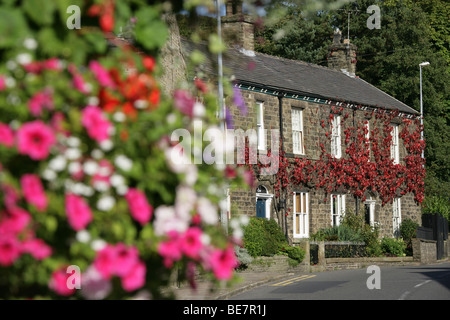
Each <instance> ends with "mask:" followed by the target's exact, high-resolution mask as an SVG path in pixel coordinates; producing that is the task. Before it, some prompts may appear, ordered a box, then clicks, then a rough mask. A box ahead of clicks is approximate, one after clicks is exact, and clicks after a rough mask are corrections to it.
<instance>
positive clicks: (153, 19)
mask: <svg viewBox="0 0 450 320" xmlns="http://www.w3.org/2000/svg"><path fill="white" fill-rule="evenodd" d="M136 18H137V23H136V27H135V32H136V41H137V42H139V43H140V44H142V46H144V47H145V48H146V49H148V50H155V49H158V48H161V47H162V46H163V45H164V43H165V42H166V39H167V36H168V31H167V26H166V24H165V23H164V22H162V21H161V20H159V13H158V11H157V10H155V9H153V8H144V9H141V10H139V11H138V12H137V13H136Z"/></svg>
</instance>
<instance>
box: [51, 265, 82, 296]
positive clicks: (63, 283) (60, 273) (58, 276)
mask: <svg viewBox="0 0 450 320" xmlns="http://www.w3.org/2000/svg"><path fill="white" fill-rule="evenodd" d="M69 276H70V275H69V274H67V273H66V269H64V268H63V269H60V270H57V271H54V272H53V273H52V275H51V278H50V281H49V284H48V287H49V288H50V289H51V290H53V291H54V292H56V293H57V294H59V295H60V296H70V295H72V294H74V293H75V291H76V289H69V288H68V286H67V279H68V278H69Z"/></svg>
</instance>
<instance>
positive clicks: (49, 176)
mask: <svg viewBox="0 0 450 320" xmlns="http://www.w3.org/2000/svg"><path fill="white" fill-rule="evenodd" d="M41 175H42V178H44V179H45V180H48V181H53V180H55V179H56V177H57V176H58V175H57V174H56V172H55V171H53V170H50V169H45V170H44V171H43V172H42V174H41Z"/></svg>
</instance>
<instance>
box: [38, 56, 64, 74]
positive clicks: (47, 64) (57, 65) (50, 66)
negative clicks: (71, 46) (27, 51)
mask: <svg viewBox="0 0 450 320" xmlns="http://www.w3.org/2000/svg"><path fill="white" fill-rule="evenodd" d="M42 68H44V69H47V70H55V71H61V70H62V67H61V62H60V61H59V59H58V58H50V59H47V60H45V61H43V62H42Z"/></svg>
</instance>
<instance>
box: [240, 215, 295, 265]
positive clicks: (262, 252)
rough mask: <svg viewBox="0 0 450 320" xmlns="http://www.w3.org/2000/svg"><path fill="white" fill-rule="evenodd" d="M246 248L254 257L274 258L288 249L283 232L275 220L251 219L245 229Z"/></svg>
mask: <svg viewBox="0 0 450 320" xmlns="http://www.w3.org/2000/svg"><path fill="white" fill-rule="evenodd" d="M243 240H244V248H245V249H247V251H248V253H249V254H250V256H252V257H257V256H273V255H275V254H276V253H277V252H278V251H279V250H280V249H281V248H283V247H287V241H286V238H285V237H284V234H283V231H282V230H281V228H280V227H279V226H278V224H277V223H276V222H275V221H274V220H267V219H264V218H256V217H252V218H250V221H249V223H248V225H247V226H245V227H244V237H243Z"/></svg>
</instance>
